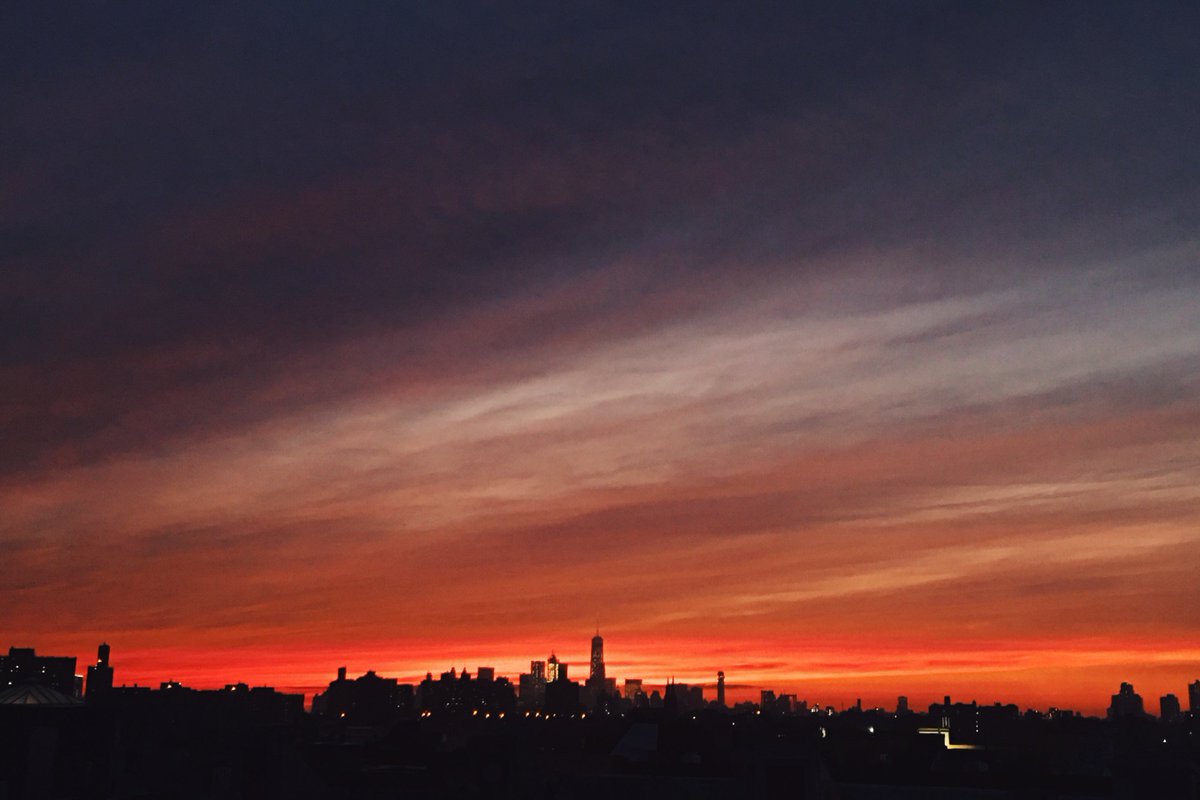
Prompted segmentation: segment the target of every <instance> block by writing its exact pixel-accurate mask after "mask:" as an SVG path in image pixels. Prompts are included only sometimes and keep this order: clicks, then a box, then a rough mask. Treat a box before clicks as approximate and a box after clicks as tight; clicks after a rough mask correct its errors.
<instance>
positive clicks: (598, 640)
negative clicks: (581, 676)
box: [588, 631, 604, 686]
mask: <svg viewBox="0 0 1200 800" xmlns="http://www.w3.org/2000/svg"><path fill="white" fill-rule="evenodd" d="M588 684H589V685H596V686H602V685H603V684H604V639H603V638H602V637H601V636H600V632H599V631H596V635H595V636H593V637H592V669H591V672H589V673H588Z"/></svg>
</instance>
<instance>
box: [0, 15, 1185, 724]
mask: <svg viewBox="0 0 1200 800" xmlns="http://www.w3.org/2000/svg"><path fill="white" fill-rule="evenodd" d="M243 5H245V4H225V3H197V4H176V3H161V2H157V1H155V2H149V1H147V2H143V3H136V2H133V3H122V4H116V5H113V4H87V5H85V6H83V7H79V6H78V5H76V6H73V7H72V8H70V10H69V11H68V10H67V9H66V8H65V7H63V8H58V7H56V4H54V3H45V4H42V3H30V4H14V5H12V6H6V7H4V8H2V9H0V98H2V102H0V548H2V549H0V648H7V647H8V646H10V645H15V646H33V647H36V648H37V649H38V650H39V652H45V653H47V654H56V655H76V656H79V658H80V671H82V669H83V665H84V664H85V663H86V662H88V661H90V659H91V658H92V657H93V655H94V653H95V646H96V645H97V644H98V643H99V642H100V641H101V640H106V641H108V642H109V643H110V644H111V645H112V651H113V663H114V665H115V668H116V681H117V683H118V684H119V683H132V682H134V681H138V682H142V683H154V684H155V685H157V683H158V682H159V681H163V680H167V679H168V678H171V679H175V680H180V681H183V682H184V683H187V684H189V685H193V686H212V685H223V684H225V683H228V682H232V681H235V680H246V681H249V682H252V683H268V684H271V685H275V686H277V687H280V688H288V689H294V690H298V691H305V692H306V693H308V694H310V695H311V693H312V691H313V689H314V687H317V686H320V685H323V684H324V683H327V682H328V681H329V680H330V679H331V678H332V677H333V674H334V672H335V671H336V669H337V667H338V666H340V665H343V664H344V665H347V666H348V667H349V669H350V672H351V673H352V674H357V673H360V672H363V671H365V670H367V669H375V670H377V671H378V672H380V673H383V674H386V675H394V676H397V677H400V678H402V679H406V680H407V679H412V678H414V677H416V676H423V675H424V673H425V672H426V671H427V670H432V671H434V672H438V671H441V670H444V669H449V668H450V667H451V666H454V667H456V668H461V667H462V666H464V665H465V666H467V667H468V668H470V669H471V670H472V671H474V669H475V668H476V667H477V666H479V665H481V664H490V665H494V666H496V667H497V669H498V671H499V672H502V673H508V674H512V675H514V676H515V674H516V673H517V672H518V671H521V670H527V669H528V663H529V660H530V659H533V658H545V657H546V656H548V655H549V654H550V652H551V651H552V650H554V651H557V653H558V655H559V656H560V657H562V658H563V659H564V660H566V661H568V662H570V663H572V665H573V669H574V670H577V671H579V672H580V674H581V676H582V673H583V670H585V665H584V663H583V662H585V661H586V655H587V645H588V639H589V637H590V636H591V635H592V634H593V632H594V631H595V628H596V626H597V625H599V627H600V630H601V632H602V633H603V634H604V636H605V638H606V643H607V655H608V659H609V675H615V676H616V677H617V678H618V680H620V679H623V678H625V677H639V678H644V679H645V680H646V681H647V682H648V683H650V682H663V681H665V680H666V679H667V678H668V677H670V676H675V677H676V678H677V679H678V680H680V681H684V682H706V683H710V684H711V683H712V682H713V681H714V680H715V673H716V671H717V670H718V669H723V670H724V671H725V673H726V675H727V676H728V680H729V683H730V684H731V685H733V686H736V687H738V692H740V693H741V696H749V695H750V693H751V692H754V693H756V692H757V688H758V687H767V688H774V689H777V690H787V691H795V692H797V693H799V695H800V696H801V697H804V698H807V699H808V700H809V701H810V702H811V701H819V702H822V703H828V704H833V705H838V704H841V703H847V704H849V703H852V702H854V699H855V698H857V697H861V698H863V700H864V703H867V704H870V705H875V704H881V705H887V706H888V707H892V706H894V704H895V697H896V695H898V694H906V695H908V696H909V697H910V699H911V702H912V704H913V705H914V706H917V707H920V706H923V705H925V704H928V703H929V702H930V701H931V700H934V699H940V698H941V696H942V695H944V694H951V695H952V696H954V698H955V699H962V700H968V701H969V700H971V699H977V700H979V701H980V702H988V703H990V702H993V701H995V700H1004V701H1012V702H1018V703H1020V704H1022V705H1036V706H1041V707H1044V706H1049V705H1057V706H1066V707H1072V708H1078V709H1082V710H1084V711H1087V712H1089V713H1102V710H1103V708H1104V707H1105V706H1106V705H1107V703H1108V696H1109V695H1110V694H1112V693H1114V692H1115V691H1116V689H1117V685H1118V684H1119V683H1120V682H1121V681H1122V680H1129V681H1132V682H1133V683H1134V685H1135V687H1136V688H1137V689H1138V690H1139V692H1140V693H1142V694H1143V695H1144V696H1145V697H1146V700H1147V706H1148V707H1149V708H1151V709H1152V710H1155V711H1157V706H1158V703H1157V701H1158V697H1159V695H1161V694H1164V693H1166V692H1168V691H1170V692H1174V693H1175V694H1177V695H1184V694H1185V693H1186V685H1185V684H1186V683H1187V682H1189V681H1192V680H1196V679H1198V678H1200V614H1198V610H1200V577H1198V576H1200V145H1198V144H1197V143H1198V142H1200V55H1198V53H1200V50H1198V49H1197V47H1196V41H1195V32H1196V30H1198V29H1200V28H1198V27H1197V26H1198V25H1200V6H1197V5H1196V4H1187V3H1179V4H1172V3H1133V4H1129V5H1126V6H1120V5H1116V4H1103V6H1101V5H1095V4H1090V3H1077V4H1072V3H1061V4H1049V5H1043V4H1029V5H1025V4H1021V3H995V4H989V3H948V4H942V3H886V4H857V3H855V4H845V3H832V4H828V5H825V4H811V3H781V4H762V5H758V4H750V5H744V4H740V3H712V4H708V3H701V2H681V3H673V4H672V3H668V4H650V3H633V4H628V5H624V6H622V7H621V8H620V9H619V10H618V9H617V6H618V5H620V4H611V3H606V2H595V3H578V4H576V3H569V4H560V3H550V4H545V5H538V4H526V3H502V4H494V5H493V4H476V3H468V4H458V3H451V2H445V3H443V2H436V3H380V4H377V5H366V4H363V5H362V6H357V4H353V5H355V6H356V7H354V8H352V7H351V4H340V3H328V4H322V3H307V2H292V0H288V1H287V2H283V1H282V0H281V1H280V2H276V3H257V4H253V5H254V10H248V9H247V8H243V7H242V6H243ZM651 6H653V8H651Z"/></svg>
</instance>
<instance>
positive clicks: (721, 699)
mask: <svg viewBox="0 0 1200 800" xmlns="http://www.w3.org/2000/svg"><path fill="white" fill-rule="evenodd" d="M717 705H719V706H720V707H721V708H724V707H725V671H724V670H720V671H718V672H717Z"/></svg>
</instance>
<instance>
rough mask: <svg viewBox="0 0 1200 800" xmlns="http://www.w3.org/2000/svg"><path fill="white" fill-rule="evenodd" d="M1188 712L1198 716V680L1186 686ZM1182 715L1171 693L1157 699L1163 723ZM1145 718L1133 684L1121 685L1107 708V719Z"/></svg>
mask: <svg viewBox="0 0 1200 800" xmlns="http://www.w3.org/2000/svg"><path fill="white" fill-rule="evenodd" d="M1188 711H1189V712H1190V713H1192V714H1197V715H1200V680H1197V681H1193V682H1192V683H1189V684H1188ZM1182 715H1183V707H1182V706H1181V705H1180V703H1179V698H1178V697H1177V696H1176V695H1175V694H1174V693H1171V692H1168V693H1167V694H1164V695H1163V696H1162V697H1160V698H1159V699H1158V716H1159V717H1160V718H1161V719H1162V720H1163V722H1175V721H1177V720H1179V718H1180V717H1181V716H1182ZM1144 716H1146V704H1145V702H1143V700H1142V696H1141V695H1140V694H1138V693H1137V692H1135V691H1134V690H1133V684H1131V683H1122V684H1121V688H1120V689H1119V690H1118V691H1117V693H1116V694H1114V695H1113V696H1112V702H1111V703H1109V706H1108V717H1109V719H1128V718H1132V717H1144Z"/></svg>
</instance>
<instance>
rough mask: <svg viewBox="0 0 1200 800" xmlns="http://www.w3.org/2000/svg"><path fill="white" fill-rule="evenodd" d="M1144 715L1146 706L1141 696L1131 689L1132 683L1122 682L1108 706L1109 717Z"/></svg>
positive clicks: (1123, 717)
mask: <svg viewBox="0 0 1200 800" xmlns="http://www.w3.org/2000/svg"><path fill="white" fill-rule="evenodd" d="M1145 715H1146V707H1145V704H1144V703H1143V702H1142V696H1141V695H1140V694H1138V693H1136V692H1135V691H1133V684H1131V683H1122V684H1121V688H1120V690H1119V691H1118V692H1117V693H1116V694H1114V695H1113V696H1112V703H1110V704H1109V706H1108V717H1109V719H1126V718H1130V717H1143V716H1145Z"/></svg>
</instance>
